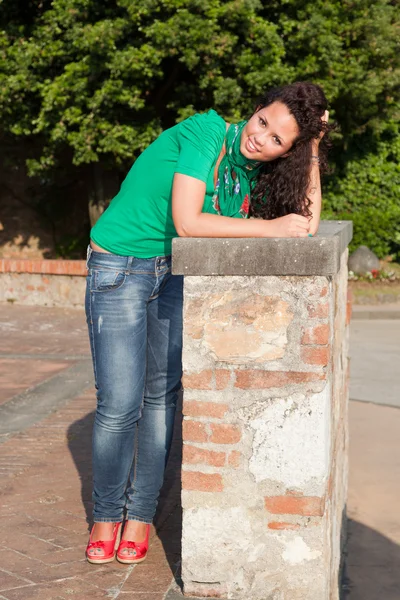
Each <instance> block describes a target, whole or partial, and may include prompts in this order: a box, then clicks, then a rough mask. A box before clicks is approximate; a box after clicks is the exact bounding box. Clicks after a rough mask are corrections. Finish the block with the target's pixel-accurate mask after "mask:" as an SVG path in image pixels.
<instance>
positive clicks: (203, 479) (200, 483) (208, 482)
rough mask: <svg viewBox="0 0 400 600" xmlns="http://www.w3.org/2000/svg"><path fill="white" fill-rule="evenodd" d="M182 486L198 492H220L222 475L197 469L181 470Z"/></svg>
mask: <svg viewBox="0 0 400 600" xmlns="http://www.w3.org/2000/svg"><path fill="white" fill-rule="evenodd" d="M182 488H183V489H184V490H197V491H198V492H222V490H223V489H224V486H223V482H222V476H221V475H220V474H219V473H201V472H199V471H183V472H182Z"/></svg>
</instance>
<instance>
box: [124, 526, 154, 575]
mask: <svg viewBox="0 0 400 600" xmlns="http://www.w3.org/2000/svg"><path fill="white" fill-rule="evenodd" d="M149 536H150V525H146V537H145V539H144V542H131V541H130V540H121V542H120V545H119V548H118V550H117V560H118V561H119V562H120V563H123V564H124V565H131V564H134V563H135V564H136V563H140V562H143V561H144V560H145V558H146V556H147V551H148V549H149ZM127 549H128V550H131V549H132V550H134V551H135V554H134V555H133V556H132V555H129V554H123V551H124V550H127Z"/></svg>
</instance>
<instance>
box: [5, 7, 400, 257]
mask: <svg viewBox="0 0 400 600" xmlns="http://www.w3.org/2000/svg"><path fill="white" fill-rule="evenodd" d="M399 17H400V9H399V5H398V3H397V2H396V1H393V2H391V1H389V0H374V1H372V0H344V1H339V0H327V1H323V0H313V1H311V0H271V1H270V2H261V1H259V0H113V1H111V0H52V1H51V0H42V1H39V0H28V1H26V0H25V1H23V0H17V1H15V0H3V2H2V3H1V4H0V22H1V33H0V84H1V85H0V114H1V117H0V119H1V131H2V134H3V135H9V136H12V137H13V139H16V140H18V139H19V140H21V141H23V143H24V146H25V148H26V149H27V152H28V161H27V164H28V168H29V171H30V173H31V174H32V175H33V174H36V175H38V174H40V175H41V176H42V177H44V176H47V177H48V176H50V175H49V174H51V173H53V174H54V173H56V171H55V169H56V167H57V165H60V164H61V165H64V168H68V165H70V164H72V165H74V169H75V171H76V172H81V171H79V169H83V170H84V171H85V172H86V171H87V169H88V168H89V167H90V170H91V178H92V182H93V183H92V189H93V190H94V193H93V196H92V204H93V201H94V203H95V204H96V203H98V202H99V201H101V202H104V201H106V200H107V198H108V197H109V196H110V195H112V193H113V189H114V188H115V186H116V185H117V182H116V181H114V179H115V177H114V176H115V173H117V172H118V171H120V172H121V173H122V172H125V171H126V169H127V168H128V166H129V165H130V164H131V163H132V161H133V160H134V159H135V157H137V156H138V154H139V153H140V152H141V151H142V150H143V149H144V148H146V147H147V145H148V144H149V143H150V142H151V141H153V139H155V137H156V136H157V135H158V134H159V133H160V132H161V131H162V130H163V129H164V128H166V127H169V126H171V125H173V124H174V123H176V122H177V121H179V120H181V119H183V118H185V117H186V116H188V115H189V114H192V113H193V112H195V111H203V110H207V109H209V108H215V109H216V110H218V111H219V112H220V113H221V114H222V115H223V116H224V117H226V118H227V119H231V120H234V119H237V118H239V117H243V116H247V115H248V114H249V113H250V112H251V110H252V107H253V106H254V101H255V100H256V99H257V97H258V96H259V95H260V94H261V93H262V92H263V91H264V90H265V88H266V87H269V86H271V85H276V84H281V83H288V82H290V81H295V80H312V81H315V82H317V83H320V84H321V85H322V87H323V88H324V90H325V92H326V94H327V96H328V98H329V100H330V103H331V106H332V110H331V117H332V118H335V119H336V120H337V122H338V123H339V125H340V131H339V132H338V133H337V134H336V140H335V149H334V153H333V158H334V166H335V172H334V175H333V178H332V179H331V181H330V182H329V194H328V200H329V206H330V208H331V212H332V214H336V213H335V212H334V211H335V209H334V206H335V202H336V204H337V201H338V197H337V194H342V193H351V190H350V188H348V187H343V186H342V187H340V186H339V185H338V182H339V181H341V180H342V179H346V178H347V177H348V171H347V170H346V169H347V166H346V165H347V163H348V162H349V161H350V162H351V164H353V165H357V167H354V177H353V179H354V178H355V179H354V181H355V182H357V181H358V180H357V177H358V175H357V171H360V173H361V171H364V170H365V169H368V168H369V164H370V163H369V162H368V160H369V159H368V156H369V157H373V156H374V155H377V154H379V153H381V152H383V154H382V155H381V158H382V157H386V158H385V160H388V161H389V162H391V163H393V169H395V168H396V165H398V162H397V161H398V158H396V157H394V155H392V154H391V155H387V154H385V152H386V150H382V148H384V146H382V144H384V143H385V140H386V143H389V142H388V140H389V139H390V136H391V135H392V134H391V131H392V130H393V128H394V129H396V128H397V124H398V122H399V112H400V111H399V83H400V58H399V57H400V52H399V39H400V35H399V33H400V32H399V22H400V18H399ZM396 156H397V155H396ZM371 160H372V159H371ZM382 160H383V159H382ZM382 160H381V159H379V160H378V161H377V164H381V162H382ZM86 165H87V166H88V167H86ZM82 172H83V171H82ZM360 181H361V180H360ZM354 185H355V186H357V183H355V184H354ZM350 187H351V186H350ZM386 192H387V193H389V194H394V193H395V192H394V190H393V188H391V190H387V191H386ZM390 197H391V198H392V200H393V199H394V198H393V196H390ZM365 198H366V200H365V202H366V205H367V204H368V202H369V201H370V200H367V198H372V196H368V195H367V196H365ZM335 199H336V200H335ZM347 200H348V202H349V204H348V206H347V209H346V210H348V211H349V212H348V214H350V215H351V212H352V210H353V208H354V206H355V205H353V204H352V200H351V198H348V199H347ZM371 201H372V200H371ZM390 244H391V242H390V243H389V246H390Z"/></svg>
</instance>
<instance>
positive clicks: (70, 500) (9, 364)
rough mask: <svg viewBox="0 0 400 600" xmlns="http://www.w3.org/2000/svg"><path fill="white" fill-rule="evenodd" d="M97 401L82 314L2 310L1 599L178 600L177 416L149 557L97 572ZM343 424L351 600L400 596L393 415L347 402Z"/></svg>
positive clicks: (399, 421) (399, 419) (399, 417)
mask: <svg viewBox="0 0 400 600" xmlns="http://www.w3.org/2000/svg"><path fill="white" fill-rule="evenodd" d="M383 393H384V392H383ZM94 408H95V398H94V390H93V382H92V367H91V361H90V355H89V347H88V342H87V334H86V324H85V320H84V315H83V312H82V311H79V310H65V309H51V308H40V307H25V306H11V305H0V600H17V599H18V600H19V599H24V600H25V599H26V600H36V599H40V600H71V599H75V600H91V599H93V600H95V599H97V598H108V599H116V598H119V599H120V600H121V599H122V598H127V599H132V600H182V594H181V591H180V588H179V585H178V584H177V582H176V581H175V578H174V575H175V576H176V578H177V579H178V572H179V558H180V537H181V508H180V499H179V496H180V493H179V492H180V481H179V473H180V446H181V437H180V418H179V416H178V417H177V424H176V428H175V438H174V443H173V449H172V452H171V458H170V462H169V466H168V470H167V476H166V482H165V486H164V489H163V492H162V497H161V501H160V510H159V512H158V515H157V519H156V527H155V528H153V530H152V536H151V541H150V552H149V558H148V559H147V561H145V562H144V563H143V564H140V565H137V566H135V567H129V566H124V565H120V564H119V563H117V562H114V563H111V564H109V565H104V566H99V567H96V566H93V565H89V564H88V563H87V562H86V560H85V558H84V550H85V546H86V543H87V539H88V531H89V521H90V514H91V502H90V495H91V474H90V463H91V460H90V437H91V425H92V420H93V414H94ZM350 422H351V429H352V431H351V433H352V435H351V440H352V443H351V445H350V467H351V472H350V494H349V514H350V517H351V520H350V523H349V530H350V538H349V558H348V574H349V586H348V587H349V596H348V598H349V600H376V599H377V598H385V600H398V599H399V598H400V579H399V575H398V574H399V572H400V571H399V565H400V555H399V548H400V546H399V540H400V529H399V519H398V517H397V514H398V510H397V504H398V502H397V499H398V495H399V492H400V490H399V481H400V478H399V473H400V462H399V458H398V457H399V453H398V428H399V426H400V412H399V410H398V409H394V408H388V407H385V406H375V405H368V404H363V403H359V402H353V403H351V410H350ZM186 600H194V599H190V598H186ZM249 600H251V599H249Z"/></svg>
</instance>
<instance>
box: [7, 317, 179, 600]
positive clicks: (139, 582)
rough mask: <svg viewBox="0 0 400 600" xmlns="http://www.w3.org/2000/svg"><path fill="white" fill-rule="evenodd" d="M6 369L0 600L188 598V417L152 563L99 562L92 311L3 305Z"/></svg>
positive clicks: (162, 506) (173, 460) (172, 463)
mask: <svg viewBox="0 0 400 600" xmlns="http://www.w3.org/2000/svg"><path fill="white" fill-rule="evenodd" d="M0 372H1V376H0V383H1V386H0V387H1V392H0V441H1V442H2V443H1V446H0V493H1V503H0V599H1V600H5V599H7V600H17V599H18V600H19V599H24V600H26V599H29V600H36V599H37V600H39V599H40V600H48V599H57V600H58V599H70V598H76V599H79V600H87V599H90V600H92V599H93V600H95V599H96V598H109V599H113V598H127V599H129V598H132V599H135V600H139V599H140V600H175V599H176V598H181V597H182V596H181V594H180V593H178V590H179V588H178V586H177V585H176V584H175V582H174V574H176V573H177V570H178V568H179V559H180V533H181V525H180V515H181V509H180V481H179V468H178V466H179V461H180V456H179V452H180V427H179V425H180V422H179V417H178V418H177V426H176V435H175V439H174V444H173V449H172V453H171V460H170V463H169V468H168V474H167V480H166V485H165V486H164V489H163V491H162V498H161V502H160V510H159V511H158V514H157V518H156V526H155V528H153V531H152V535H151V552H150V554H149V558H148V560H147V561H146V562H145V563H143V565H138V566H134V567H133V566H128V567H127V566H124V565H120V564H119V563H117V562H114V563H112V564H110V565H104V566H92V565H89V564H88V563H87V562H86V560H85V558H84V551H85V547H86V543H87V539H88V531H89V523H90V519H91V499H90V497H91V465H90V463H91V459H90V452H91V451H90V437H91V428H92V422H93V415H94V408H95V397H94V389H93V382H92V365H91V359H90V354H89V347H88V342H87V334H86V324H85V320H84V315H83V313H82V311H77V310H61V309H50V308H39V307H23V306H9V305H6V306H4V305H3V306H2V307H1V310H0ZM16 430H21V431H20V432H19V433H16V432H15V431H16Z"/></svg>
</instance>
